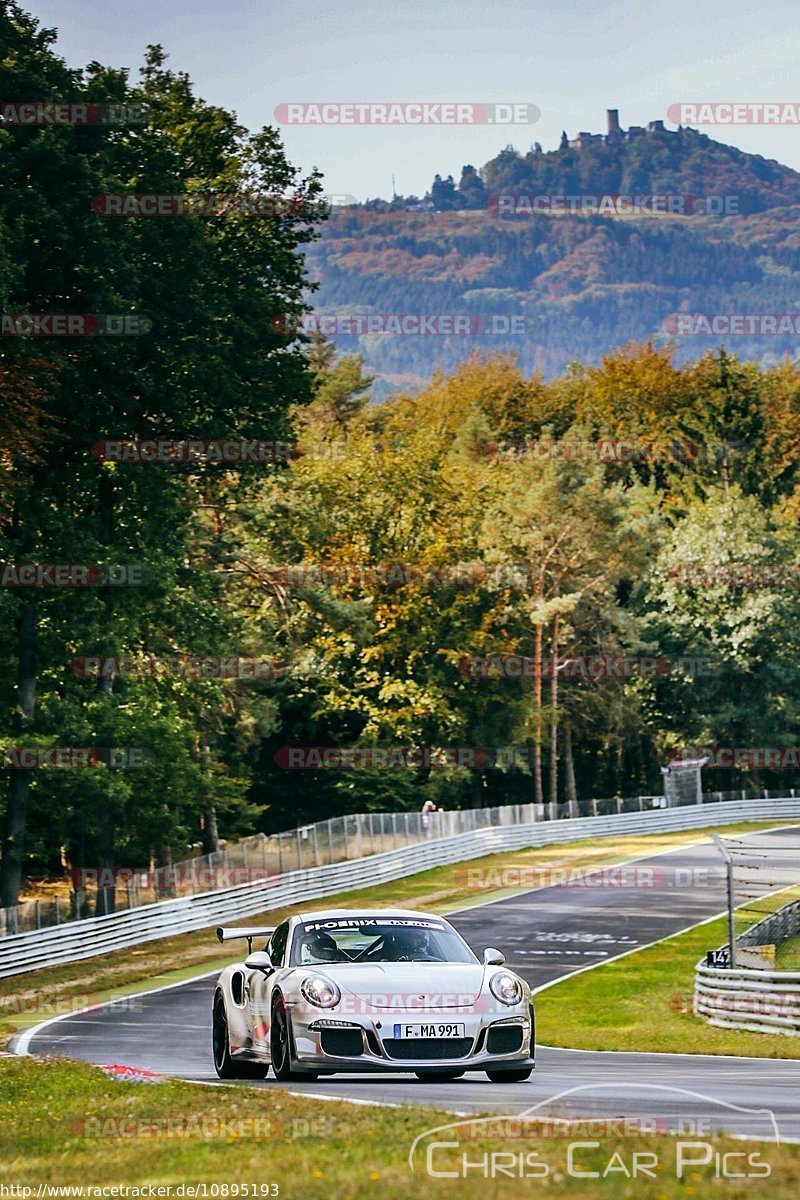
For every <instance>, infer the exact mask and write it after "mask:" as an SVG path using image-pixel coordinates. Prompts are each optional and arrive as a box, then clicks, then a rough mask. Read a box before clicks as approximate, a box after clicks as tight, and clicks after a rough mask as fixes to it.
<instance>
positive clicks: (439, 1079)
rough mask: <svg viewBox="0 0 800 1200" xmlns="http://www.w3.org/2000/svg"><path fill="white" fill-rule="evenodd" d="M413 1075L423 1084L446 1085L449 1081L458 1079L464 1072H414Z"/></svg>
mask: <svg viewBox="0 0 800 1200" xmlns="http://www.w3.org/2000/svg"><path fill="white" fill-rule="evenodd" d="M414 1074H415V1075H416V1077H417V1079H421V1080H422V1081H423V1082H424V1083H448V1082H449V1081H450V1080H451V1079H460V1078H461V1077H462V1075H464V1071H415V1072H414Z"/></svg>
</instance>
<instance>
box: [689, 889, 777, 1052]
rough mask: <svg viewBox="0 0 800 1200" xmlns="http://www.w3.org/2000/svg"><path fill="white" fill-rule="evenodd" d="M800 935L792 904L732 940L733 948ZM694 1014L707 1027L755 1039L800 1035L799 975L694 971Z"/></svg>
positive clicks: (750, 970)
mask: <svg viewBox="0 0 800 1200" xmlns="http://www.w3.org/2000/svg"><path fill="white" fill-rule="evenodd" d="M798 930H800V901H798V900H793V901H792V902H791V903H790V904H785V905H784V906H783V908H779V909H778V910H777V912H774V913H770V915H769V916H767V917H765V918H764V920H763V921H759V922H758V924H756V925H753V927H752V928H751V929H748V930H747V932H746V933H744V934H742V936H741V937H739V938H737V939H736V945H737V947H738V946H742V947H746V946H766V945H773V944H774V945H779V944H780V943H781V942H782V941H785V940H786V938H788V937H793V936H795V935H796V934H797V933H798ZM694 1011H695V1015H696V1016H698V1017H705V1019H706V1020H707V1021H708V1023H709V1024H710V1025H721V1026H724V1027H726V1028H728V1029H751V1030H754V1031H755V1032H756V1033H783V1034H790V1035H792V1034H799V1033H800V971H772V970H761V969H760V968H746V967H736V968H735V969H733V968H730V967H709V966H707V965H706V963H705V962H704V961H703V962H700V963H698V965H697V967H696V968H695V981H694Z"/></svg>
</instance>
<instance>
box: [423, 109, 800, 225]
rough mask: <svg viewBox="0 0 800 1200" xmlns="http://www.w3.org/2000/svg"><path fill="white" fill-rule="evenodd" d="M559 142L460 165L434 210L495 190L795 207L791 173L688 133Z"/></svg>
mask: <svg viewBox="0 0 800 1200" xmlns="http://www.w3.org/2000/svg"><path fill="white" fill-rule="evenodd" d="M597 136H598V135H596V134H595V135H590V137H597ZM564 141H565V139H564V140H562V147H561V148H560V149H558V150H552V151H549V152H544V151H543V150H542V149H541V147H540V146H538V144H536V145H534V147H533V149H531V150H529V151H528V153H527V154H521V153H520V152H519V151H517V150H514V149H513V148H512V147H507V148H506V149H505V150H502V151H501V152H500V153H499V154H498V155H497V156H496V157H495V158H493V159H490V161H489V162H488V163H486V165H485V166H484V168H483V170H482V171H481V172H480V174H479V175H478V174H477V173H475V172H474V171H473V169H472V168H471V167H470V166H466V167H464V169H463V170H462V173H461V179H460V181H459V184H458V186H457V187H454V189H453V192H454V195H453V198H452V199H450V198H449V197H448V194H447V193H448V190H449V189H447V187H446V186H439V187H436V188H435V189H433V190H432V194H434V192H435V194H436V197H437V207H445V206H446V207H457V208H483V207H484V205H485V202H486V199H487V198H488V197H490V196H491V195H492V194H493V193H499V192H531V193H558V194H561V193H565V192H566V193H570V192H578V193H590V194H592V193H606V194H609V193H610V194H612V195H613V194H619V193H637V192H640V193H650V194H664V193H671V194H674V195H683V196H692V197H698V198H700V197H705V196H735V197H736V199H737V201H738V204H737V205H736V209H737V211H738V212H739V213H754V212H763V211H764V210H765V209H767V208H774V207H776V206H778V205H785V204H798V203H800V174H798V172H797V171H793V170H792V169H791V168H790V167H785V166H783V165H782V164H781V163H778V162H775V161H773V160H770V159H766V158H762V157H761V156H760V155H757V154H745V153H743V151H741V150H737V149H736V147H735V146H726V145H723V144H722V143H721V142H715V141H714V140H713V139H712V138H710V137H708V136H707V135H706V134H704V133H698V131H697V130H695V129H677V130H674V131H670V130H667V129H663V130H654V131H652V132H642V133H641V134H640V135H639V136H637V137H634V138H632V139H630V140H627V139H625V140H623V139H622V138H620V139H619V140H617V141H614V140H611V141H609V140H607V139H604V140H602V141H585V139H580V138H578V139H573V141H584V142H585V144H582V145H580V146H570V145H569V144H566V145H565V144H564ZM476 181H477V182H476ZM446 182H447V181H446V180H445V181H444V185H446Z"/></svg>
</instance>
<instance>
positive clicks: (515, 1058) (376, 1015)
mask: <svg viewBox="0 0 800 1200" xmlns="http://www.w3.org/2000/svg"><path fill="white" fill-rule="evenodd" d="M291 1021H292V1035H293V1043H294V1045H293V1059H294V1061H295V1064H296V1066H297V1067H298V1068H299V1069H300V1070H302V1069H303V1068H306V1069H307V1070H309V1071H317V1070H329V1071H382V1072H384V1073H385V1072H387V1071H392V1072H394V1071H411V1072H424V1071H432V1072H433V1071H443V1070H454V1071H486V1070H493V1069H497V1070H502V1069H503V1068H504V1067H505V1068H507V1069H512V1068H518V1067H533V1065H534V1044H533V1040H534V1027H533V1021H532V1018H531V1012H530V1010H529V1008H528V1006H527V1003H525V1004H524V1005H522V1004H521V1005H519V1006H515V1007H514V1008H510V1009H509V1010H508V1011H507V1012H504V1013H502V1014H501V1013H499V1012H497V1011H494V1012H492V1013H477V1012H476V1011H475V1010H474V1009H472V1008H470V1009H463V1008H458V1009H456V1008H448V1009H441V1008H440V1009H436V1010H425V1011H421V1010H420V1009H418V1008H413V1009H404V1010H401V1011H397V1010H394V1009H393V1010H388V1011H387V1010H375V1011H373V1012H371V1013H368V1014H367V1013H359V1014H358V1015H351V1014H342V1015H338V1014H337V1012H336V1010H332V1011H326V1012H319V1013H310V1012H308V1010H307V1009H304V1010H303V1011H295V1012H293V1013H292V1014H291ZM441 1022H448V1023H449V1022H453V1023H457V1024H459V1025H463V1026H464V1036H463V1038H425V1039H404V1038H396V1037H395V1036H394V1034H395V1028H394V1027H395V1026H396V1025H401V1026H402V1025H404V1024H407V1023H408V1024H412V1023H413V1024H424V1023H433V1024H438V1023H441Z"/></svg>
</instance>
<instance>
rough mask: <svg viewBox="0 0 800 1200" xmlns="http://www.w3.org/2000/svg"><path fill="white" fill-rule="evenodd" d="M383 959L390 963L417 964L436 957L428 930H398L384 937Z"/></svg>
mask: <svg viewBox="0 0 800 1200" xmlns="http://www.w3.org/2000/svg"><path fill="white" fill-rule="evenodd" d="M381 949H382V954H381V957H382V958H383V959H385V960H386V961H389V962H417V961H419V960H420V959H431V958H433V957H435V956H434V955H433V954H431V952H430V935H429V933H428V931H427V929H413V928H412V929H402V930H401V929H398V930H396V931H395V930H393V931H392V932H391V933H387V934H385V935H384V939H383V946H382V947H381Z"/></svg>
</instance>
